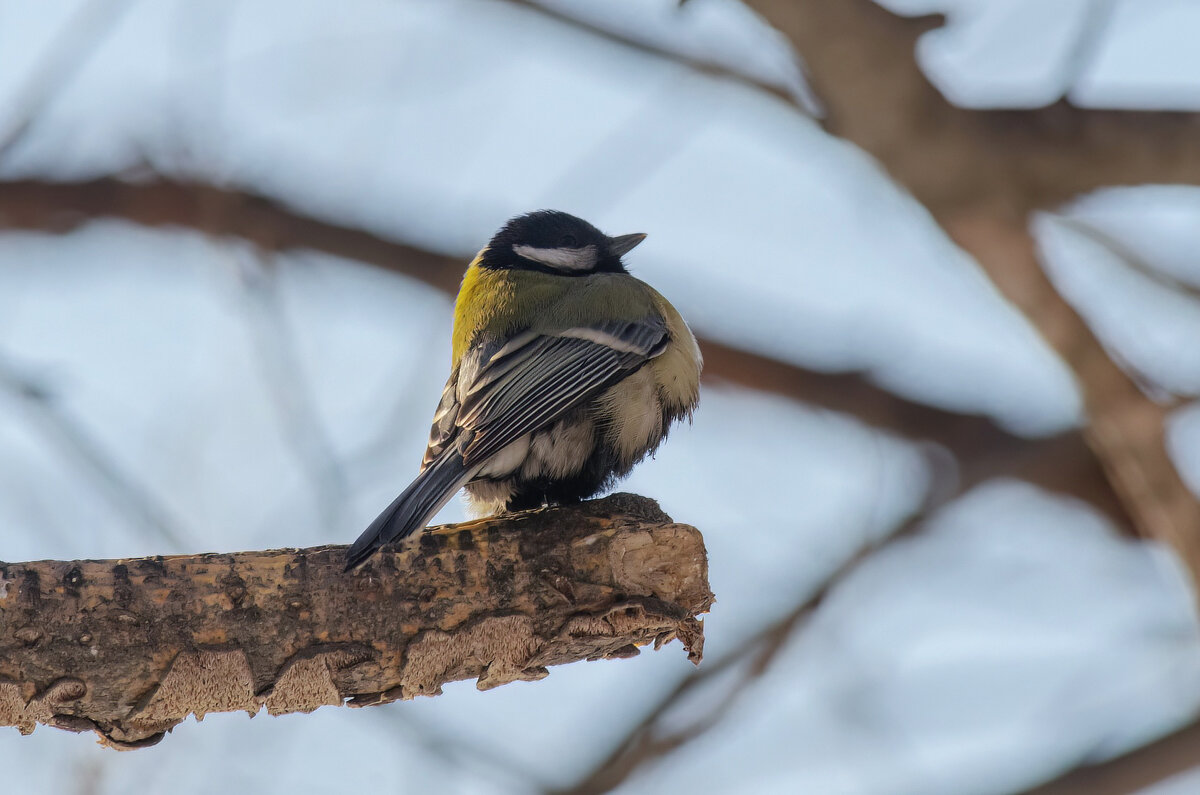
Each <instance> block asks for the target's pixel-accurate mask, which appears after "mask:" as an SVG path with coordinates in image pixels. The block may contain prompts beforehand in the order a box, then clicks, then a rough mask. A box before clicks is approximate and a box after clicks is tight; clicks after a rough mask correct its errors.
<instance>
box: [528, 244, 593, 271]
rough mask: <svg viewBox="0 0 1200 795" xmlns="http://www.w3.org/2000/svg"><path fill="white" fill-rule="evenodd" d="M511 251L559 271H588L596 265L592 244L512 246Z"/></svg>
mask: <svg viewBox="0 0 1200 795" xmlns="http://www.w3.org/2000/svg"><path fill="white" fill-rule="evenodd" d="M513 252H514V253H515V254H516V255H517V256H519V257H524V258H525V259H527V260H533V261H534V262H539V263H541V264H542V265H545V266H546V267H548V268H554V269H555V270H560V271H590V270H591V269H592V268H595V267H596V247H595V246H594V245H587V246H584V247H583V248H534V247H533V246H513Z"/></svg>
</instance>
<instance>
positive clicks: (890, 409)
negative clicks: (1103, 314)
mask: <svg viewBox="0 0 1200 795" xmlns="http://www.w3.org/2000/svg"><path fill="white" fill-rule="evenodd" d="M98 218H119V219H122V220H125V221H129V222H130V223H135V224H139V225H142V226H146V227H172V226H178V227H183V228H188V229H193V230H196V231H199V232H203V233H207V234H212V235H216V236H223V237H236V238H238V239H239V240H244V241H246V242H248V243H251V244H253V245H255V246H257V247H259V248H261V249H263V250H265V251H276V252H284V251H293V250H312V251H320V252H324V253H327V254H333V255H335V256H339V257H345V258H347V259H353V260H355V261H358V262H362V263H365V264H368V265H374V266H376V267H379V268H383V269H385V270H389V271H393V272H396V273H402V274H404V275H406V276H409V277H411V278H414V279H417V280H419V281H422V282H424V283H426V284H429V285H431V286H433V287H435V288H437V289H439V290H442V291H444V292H447V293H451V294H453V293H454V292H455V291H456V290H457V289H458V282H459V280H460V279H461V278H462V272H463V267H464V265H463V262H462V261H461V260H457V259H453V258H450V257H445V256H441V255H438V254H433V253H430V252H427V251H423V250H421V249H417V248H413V247H411V246H407V245H404V244H403V243H399V242H396V241H392V240H387V239H384V238H381V237H378V236H376V235H373V234H371V233H370V232H366V231H363V230H359V229H353V228H350V227H345V226H340V225H337V224H333V223H329V222H327V221H323V220H320V219H318V218H314V217H312V216H308V215H305V214H303V213H302V212H300V211H298V210H294V209H292V208H289V207H287V206H284V205H282V204H280V203H278V202H275V201H273V200H270V199H266V198H262V197H259V196H254V195H252V194H249V193H245V192H241V191H237V190H233V189H229V188H223V187H219V186H215V185H210V184H205V183H186V182H178V181H173V180H170V179H167V178H164V177H156V178H154V179H151V180H146V181H142V182H137V183H134V182H125V181H122V180H119V179H112V178H101V179H96V180H91V181H85V182H48V181H43V180H14V181H10V182H0V229H4V228H9V229H26V230H38V231H43V232H50V233H64V232H68V231H70V230H71V229H73V228H75V227H76V226H78V225H80V224H83V223H87V222H89V221H93V220H95V219H98ZM700 347H701V350H703V351H704V360H705V362H704V377H705V379H706V381H708V382H711V381H714V380H716V381H727V382H731V383H734V384H739V385H741V386H745V387H749V388H751V389H758V390H762V391H767V392H772V393H775V394H779V395H783V396H785V397H788V398H792V399H795V400H800V401H803V402H805V403H808V404H810V405H813V406H817V407H820V408H825V409H829V410H831V411H837V412H840V413H843V414H849V415H851V416H854V417H857V418H858V419H859V420H861V421H862V422H864V423H866V424H867V425H870V426H872V427H875V428H879V429H881V430H884V431H887V432H890V433H894V434H897V435H899V436H904V437H908V438H917V439H925V440H929V441H932V442H934V443H936V444H938V445H941V446H942V447H944V448H946V449H947V450H949V451H950V452H951V453H952V454H953V455H954V457H955V458H956V459H957V460H958V461H959V462H960V463H961V464H962V466H963V471H962V473H961V474H962V485H963V486H964V487H965V486H969V485H971V484H974V483H979V482H982V481H984V480H987V479H989V478H993V477H1016V478H1022V479H1026V480H1032V481H1034V482H1037V483H1038V484H1039V485H1041V486H1043V487H1044V488H1047V489H1049V490H1052V491H1056V492H1058V493H1061V494H1067V495H1070V496H1073V497H1077V498H1079V499H1082V500H1086V501H1087V502H1090V503H1092V504H1093V505H1094V506H1096V507H1097V508H1098V509H1099V510H1101V511H1104V512H1105V513H1106V514H1108V516H1109V518H1110V519H1112V521H1113V522H1114V523H1115V524H1116V525H1117V526H1118V527H1121V528H1123V529H1128V528H1129V520H1128V516H1127V514H1126V513H1125V512H1124V509H1123V508H1122V507H1121V505H1120V503H1119V502H1118V500H1117V498H1116V497H1115V495H1114V493H1113V491H1112V489H1111V488H1110V487H1109V485H1108V482H1107V481H1106V480H1105V479H1104V477H1103V473H1102V471H1101V469H1100V465H1099V463H1098V462H1097V460H1096V458H1095V457H1094V456H1093V455H1092V454H1091V452H1090V451H1089V450H1088V448H1087V446H1086V445H1085V444H1084V442H1083V439H1082V437H1081V436H1080V434H1079V433H1074V432H1072V433H1065V434H1061V435H1059V436H1056V437H1053V438H1050V439H1023V438H1019V437H1016V436H1013V435H1012V434H1009V433H1006V432H1004V431H1003V430H1002V429H1000V428H998V427H997V426H996V425H995V424H994V423H993V422H991V421H990V420H988V419H986V418H983V417H976V416H969V415H966V414H960V413H956V412H951V411H943V410H940V409H936V408H931V407H929V406H925V405H921V404H919V403H916V402H913V401H910V400H906V399H904V398H902V397H899V396H897V395H893V394H891V393H889V392H887V391H886V390H884V389H881V388H880V387H877V386H875V385H874V384H872V383H871V382H870V381H869V380H868V379H867V378H866V377H865V376H863V375H861V374H858V373H823V372H817V371H813V370H806V369H804V368H802V367H798V366H796V365H794V364H791V363H789V362H784V361H780V360H778V359H773V358H770V357H767V356H762V355H760V354H756V353H753V352H750V351H746V350H741V349H738V348H733V347H731V346H729V345H725V344H722V343H720V342H717V341H716V340H713V339H708V338H703V337H702V338H701V339H700Z"/></svg>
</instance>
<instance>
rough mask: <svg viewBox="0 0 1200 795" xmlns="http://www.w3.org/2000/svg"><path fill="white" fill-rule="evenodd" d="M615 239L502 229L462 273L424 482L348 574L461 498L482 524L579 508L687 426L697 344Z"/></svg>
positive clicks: (358, 547)
mask: <svg viewBox="0 0 1200 795" xmlns="http://www.w3.org/2000/svg"><path fill="white" fill-rule="evenodd" d="M645 237H646V236H645V235H644V234H632V235H620V236H618V237H609V236H608V235H605V234H604V233H603V232H601V231H600V230H599V229H597V228H596V227H594V226H592V225H591V224H589V223H588V222H587V221H584V220H582V219H580V218H576V217H575V216H573V215H568V214H567V213H564V212H558V211H552V210H541V211H538V212H533V213H529V214H527V215H521V216H518V217H516V218H513V219H512V220H510V221H509V222H508V223H506V224H505V225H504V226H503V228H501V229H500V231H499V232H497V233H496V234H495V236H494V237H492V239H491V241H490V242H489V243H488V244H487V246H485V247H484V248H483V250H482V251H480V252H479V254H477V255H476V257H475V259H474V260H473V261H472V262H471V264H470V265H469V266H468V267H467V272H466V275H465V276H464V277H463V280H462V286H461V287H460V288H459V291H458V299H457V301H456V302H455V306H454V331H453V337H452V350H451V369H450V378H449V379H448V380H447V381H446V388H445V390H444V391H443V392H442V399H441V402H440V403H439V404H438V408H437V412H436V413H435V414H434V417H433V428H432V429H431V430H430V434H429V446H428V447H427V448H426V450H425V458H424V460H423V461H422V463H421V472H420V474H419V475H418V476H417V478H416V480H414V481H413V482H412V483H411V484H409V486H408V488H406V489H405V490H404V491H403V492H402V493H401V494H400V496H399V497H397V498H396V499H395V500H394V501H393V502H392V504H391V505H389V506H388V507H387V508H386V509H385V510H384V511H383V513H381V514H380V515H379V517H378V518H377V519H375V521H374V522H372V523H371V526H370V527H368V528H367V529H366V530H365V531H364V532H363V534H362V535H361V536H359V538H358V540H357V541H355V542H354V545H353V546H351V547H350V551H349V552H348V553H347V565H346V568H347V570H349V569H352V568H354V567H355V566H358V565H359V564H360V563H362V562H363V561H365V560H366V559H367V558H369V557H370V556H371V555H372V554H374V552H375V550H377V549H379V547H381V546H382V545H384V544H387V543H389V542H392V541H396V540H398V539H401V538H404V537H405V536H407V535H409V534H410V533H412V532H413V531H414V530H418V529H421V528H423V527H425V525H426V523H427V522H428V521H429V520H430V519H431V518H432V517H433V515H434V514H435V513H437V512H438V511H439V510H440V509H441V508H442V506H443V505H445V504H446V503H447V502H448V501H449V500H450V498H451V497H453V496H454V495H455V494H456V493H457V492H458V490H459V489H461V488H463V487H466V490H467V494H468V495H469V496H470V501H471V503H472V507H473V508H475V509H476V510H477V511H478V512H479V513H481V514H484V513H495V512H499V511H503V510H508V511H516V510H522V509H525V508H534V507H538V506H541V505H544V504H561V503H568V502H575V501H578V500H581V499H585V498H587V497H590V496H592V495H594V494H596V493H598V492H600V491H602V490H603V489H605V488H607V487H609V486H610V485H611V484H612V483H613V482H614V481H616V480H617V478H620V477H623V476H625V475H627V474H628V473H629V471H630V470H631V469H632V468H633V465H634V464H636V463H637V462H638V461H640V460H641V459H643V458H645V457H646V455H647V454H649V453H651V452H653V451H654V450H655V449H656V448H657V447H658V445H659V443H661V442H662V440H663V439H664V438H666V435H667V431H668V430H669V429H670V427H671V425H672V424H673V423H675V422H676V421H678V420H680V419H682V418H684V417H687V418H689V419H690V418H691V415H692V411H693V410H694V409H695V408H696V404H697V402H698V401H699V389H700V368H701V365H702V360H701V357H700V348H699V347H698V346H697V345H696V338H695V337H693V336H692V332H691V330H690V329H689V328H688V326H687V324H686V323H685V322H684V320H683V318H682V317H680V315H679V312H677V311H676V310H675V308H674V307H673V306H671V304H669V303H668V302H667V300H666V299H665V298H663V297H662V296H661V295H659V294H658V292H657V291H655V290H654V288H652V287H651V286H650V285H648V284H646V283H645V282H643V281H641V280H639V279H636V278H634V277H633V276H630V275H629V272H628V271H626V270H625V264H624V263H623V262H622V261H621V257H623V256H624V255H625V254H628V253H629V251H630V250H631V249H633V247H634V246H636V245H637V244H638V243H641V242H642V240H643V239H645Z"/></svg>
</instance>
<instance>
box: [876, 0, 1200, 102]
mask: <svg viewBox="0 0 1200 795" xmlns="http://www.w3.org/2000/svg"><path fill="white" fill-rule="evenodd" d="M876 1H877V2H878V3H879V4H880V5H882V6H883V7H885V8H887V9H888V10H890V11H892V12H894V13H897V14H902V15H905V16H918V15H925V14H945V15H946V16H947V19H946V24H945V26H944V27H940V28H936V29H934V30H931V31H929V32H928V33H926V34H924V35H922V36H921V37H920V39H918V41H917V52H916V55H917V61H918V63H919V64H920V66H921V70H922V71H923V72H924V73H925V75H926V76H927V77H928V78H929V80H930V82H932V83H933V84H934V85H935V86H937V88H938V89H939V90H940V91H941V92H942V94H944V95H945V96H946V98H947V99H949V100H950V101H951V102H953V103H954V104H956V105H959V106H960V107H968V108H1036V107H1042V106H1045V105H1050V104H1053V103H1054V102H1056V101H1058V100H1059V99H1061V98H1062V97H1063V96H1066V97H1068V98H1069V100H1070V101H1071V102H1072V103H1073V104H1075V105H1078V106H1080V107H1085V108H1127V109H1136V110H1197V109H1200V51H1198V50H1197V49H1196V47H1195V32H1196V30H1197V26H1200V7H1198V6H1197V5H1196V4H1195V3H1194V2H1192V1H1191V0H1058V2H1053V3H1046V2H1041V1H1040V0H876Z"/></svg>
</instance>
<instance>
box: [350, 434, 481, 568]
mask: <svg viewBox="0 0 1200 795" xmlns="http://www.w3.org/2000/svg"><path fill="white" fill-rule="evenodd" d="M469 479H470V476H469V475H468V474H467V472H466V471H465V470H464V469H463V464H462V456H460V455H459V454H458V453H457V452H456V451H454V450H447V451H445V453H443V454H442V457H441V458H439V459H438V460H436V461H434V462H433V463H432V464H430V465H429V467H428V468H426V469H425V471H424V472H422V473H421V474H420V475H417V479H416V480H414V481H413V482H412V483H410V484H408V488H406V489H405V490H404V491H402V492H400V496H399V497H397V498H396V499H395V500H393V501H392V504H391V505H389V506H388V507H387V508H386V509H385V510H384V512H383V513H381V514H379V516H378V517H376V518H375V521H373V522H371V526H370V527H368V528H367V529H366V530H364V531H363V534H362V535H360V536H359V537H358V540H357V541H355V542H354V544H353V545H351V547H350V550H349V551H348V552H347V553H346V571H350V570H351V569H353V568H355V567H356V566H358V565H360V564H361V563H362V562H363V561H365V560H366V559H367V558H369V557H371V556H372V555H374V554H375V551H376V550H377V549H379V548H380V547H381V546H383V545H384V544H388V543H391V542H392V541H398V540H400V539H401V538H404V537H406V536H408V535H409V534H411V533H412V532H413V531H414V530H420V529H422V528H424V527H425V525H426V524H427V523H428V522H429V520H430V519H432V518H433V515H434V514H435V513H437V512H438V511H440V510H441V509H442V506H443V505H445V504H446V503H447V502H449V501H450V498H451V497H453V496H454V495H455V494H457V493H458V490H459V489H460V488H462V487H463V485H464V484H465V483H466V482H467V481H468V480H469Z"/></svg>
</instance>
